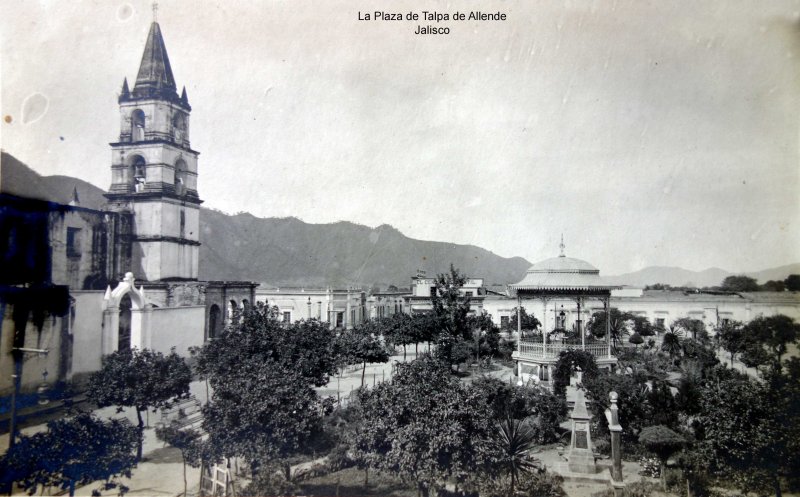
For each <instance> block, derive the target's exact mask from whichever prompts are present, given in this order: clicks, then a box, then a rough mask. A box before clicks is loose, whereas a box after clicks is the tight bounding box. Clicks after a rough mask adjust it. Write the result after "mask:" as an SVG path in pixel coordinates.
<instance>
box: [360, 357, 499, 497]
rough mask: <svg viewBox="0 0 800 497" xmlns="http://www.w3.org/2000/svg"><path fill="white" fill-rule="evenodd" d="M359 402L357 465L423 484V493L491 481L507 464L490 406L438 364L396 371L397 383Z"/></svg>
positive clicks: (426, 360) (424, 361) (365, 393)
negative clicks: (483, 477)
mask: <svg viewBox="0 0 800 497" xmlns="http://www.w3.org/2000/svg"><path fill="white" fill-rule="evenodd" d="M358 399H359V400H358V405H359V406H360V409H361V419H362V421H361V422H360V423H359V425H358V428H357V431H356V433H355V434H354V440H353V443H352V444H351V448H352V449H353V453H354V454H355V455H356V457H357V459H359V460H360V461H362V464H366V465H367V466H369V467H372V468H375V469H380V470H383V471H388V472H391V473H394V474H397V475H399V476H401V477H403V478H408V479H411V480H413V481H416V482H418V483H419V489H420V491H422V492H423V493H424V494H427V493H428V491H429V490H430V489H432V488H435V487H436V486H439V485H441V484H443V483H444V481H446V480H448V479H451V478H455V479H457V480H459V481H466V480H469V479H471V478H474V477H476V476H477V475H478V474H481V473H484V474H485V473H486V472H487V471H491V470H492V468H493V467H496V464H497V463H498V461H500V460H501V458H502V452H501V451H500V448H499V446H498V444H497V442H496V436H495V428H494V423H493V421H492V419H491V410H490V409H489V406H488V405H486V403H485V401H484V399H483V398H482V397H481V396H480V395H479V392H478V391H477V390H475V389H473V388H471V387H467V386H464V385H463V384H461V383H460V382H459V381H458V380H456V379H454V378H453V377H452V376H451V375H450V373H449V369H448V367H447V364H446V363H442V362H440V361H438V360H436V359H435V358H432V357H430V356H423V357H422V358H420V359H417V360H416V361H413V362H411V363H409V364H400V365H398V370H397V372H396V374H395V375H394V377H393V378H392V380H391V382H385V383H381V384H380V385H378V386H376V387H375V388H373V389H370V390H365V389H361V390H359V394H358Z"/></svg>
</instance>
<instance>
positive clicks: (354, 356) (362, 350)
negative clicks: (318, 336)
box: [336, 321, 389, 387]
mask: <svg viewBox="0 0 800 497" xmlns="http://www.w3.org/2000/svg"><path fill="white" fill-rule="evenodd" d="M375 330H376V328H375V326H374V325H373V324H371V323H370V322H369V321H368V322H366V323H364V324H363V325H360V326H357V327H356V328H355V329H353V330H346V331H343V332H342V333H341V334H340V335H339V336H338V337H336V341H337V342H338V349H339V350H340V351H341V352H340V353H341V354H342V355H343V357H344V358H345V359H344V361H345V362H346V363H347V364H361V365H362V369H361V386H362V387H363V386H364V375H365V374H366V371H367V363H382V362H389V352H388V351H387V350H386V347H385V346H384V345H383V344H382V343H381V341H380V339H378V337H377V336H375V335H374V334H373V331H375Z"/></svg>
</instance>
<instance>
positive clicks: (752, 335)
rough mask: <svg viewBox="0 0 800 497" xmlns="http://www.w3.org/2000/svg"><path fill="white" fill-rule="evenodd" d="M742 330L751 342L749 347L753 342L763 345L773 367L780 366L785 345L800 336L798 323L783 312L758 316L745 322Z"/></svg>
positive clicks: (785, 348)
mask: <svg viewBox="0 0 800 497" xmlns="http://www.w3.org/2000/svg"><path fill="white" fill-rule="evenodd" d="M743 332H744V335H745V336H746V337H748V341H749V342H751V345H750V346H751V347H752V346H754V345H753V344H755V346H762V347H764V348H765V349H766V351H767V353H768V355H769V362H770V363H771V364H772V366H773V368H780V365H781V360H782V357H783V355H784V354H785V353H786V350H787V346H788V345H789V344H791V343H795V342H796V341H797V338H798V336H800V325H798V324H797V323H795V322H794V320H793V319H792V318H790V317H788V316H784V315H783V314H778V315H775V316H766V317H765V316H759V317H757V318H755V319H753V320H752V321H750V322H749V323H747V324H746V325H745V326H744V330H743Z"/></svg>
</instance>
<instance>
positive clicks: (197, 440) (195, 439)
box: [156, 425, 202, 497]
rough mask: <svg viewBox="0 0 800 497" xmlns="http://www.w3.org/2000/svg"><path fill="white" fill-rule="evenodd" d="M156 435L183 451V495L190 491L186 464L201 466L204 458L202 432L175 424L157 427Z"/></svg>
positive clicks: (194, 466)
mask: <svg viewBox="0 0 800 497" xmlns="http://www.w3.org/2000/svg"><path fill="white" fill-rule="evenodd" d="M156 437H157V438H158V439H159V440H161V441H163V442H165V443H168V444H169V445H171V446H173V447H175V448H176V449H178V450H179V451H180V452H181V460H182V461H183V495H184V497H185V496H186V495H188V494H187V491H188V485H187V481H186V466H187V465H189V466H191V467H193V468H196V467H198V466H200V463H201V460H202V440H201V435H200V432H198V431H197V430H195V429H192V428H180V427H178V426H174V425H167V426H160V427H157V428H156Z"/></svg>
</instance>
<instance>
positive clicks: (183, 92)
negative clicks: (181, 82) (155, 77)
mask: <svg viewBox="0 0 800 497" xmlns="http://www.w3.org/2000/svg"><path fill="white" fill-rule="evenodd" d="M181 102H183V103H185V104H186V105H189V97H187V96H186V87H185V86H184V87H183V91H182V92H181Z"/></svg>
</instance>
